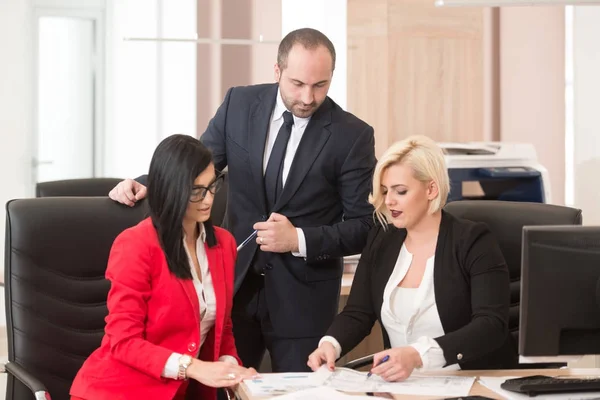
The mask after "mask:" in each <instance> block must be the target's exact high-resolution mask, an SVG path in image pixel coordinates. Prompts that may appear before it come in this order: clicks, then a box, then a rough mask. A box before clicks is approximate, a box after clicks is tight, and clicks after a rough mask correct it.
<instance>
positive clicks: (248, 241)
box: [237, 231, 258, 251]
mask: <svg viewBox="0 0 600 400" xmlns="http://www.w3.org/2000/svg"><path fill="white" fill-rule="evenodd" d="M257 234H258V231H254V232H252V233H251V234H250V236H248V237H247V238H246V239H245V240H244V241H243V242H242V243H241V244H240V245H239V246H238V247H237V251H240V250H241V249H243V248H244V247H246V245H247V244H248V243H250V241H251V240H252V239H254V238H255V237H256V235H257Z"/></svg>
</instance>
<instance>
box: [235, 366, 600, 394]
mask: <svg viewBox="0 0 600 400" xmlns="http://www.w3.org/2000/svg"><path fill="white" fill-rule="evenodd" d="M432 375H439V372H438V374H433V373H432ZM444 375H453V376H476V377H480V376H529V375H550V376H558V375H570V376H588V375H600V368H579V369H514V370H508V369H505V370H489V371H448V372H444ZM470 394H471V395H479V396H486V397H491V398H492V399H502V397H500V396H499V395H498V394H496V393H495V392H493V391H491V390H490V389H488V388H486V387H485V386H483V385H481V384H480V383H479V382H478V381H475V383H474V384H473V387H472V389H471V392H470ZM237 395H238V396H239V398H240V399H241V400H258V399H268V398H269V397H252V396H251V395H250V393H249V392H248V389H247V387H246V385H245V384H244V383H242V384H240V386H239V388H238V390H237ZM432 398H433V397H432V396H408V395H395V396H394V399H432ZM374 399H376V397H374Z"/></svg>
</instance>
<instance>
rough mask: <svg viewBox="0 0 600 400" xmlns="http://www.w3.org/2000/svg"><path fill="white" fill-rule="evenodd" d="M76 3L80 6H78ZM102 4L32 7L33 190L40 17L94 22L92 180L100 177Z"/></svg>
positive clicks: (41, 0) (44, 2)
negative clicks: (81, 19) (79, 19)
mask: <svg viewBox="0 0 600 400" xmlns="http://www.w3.org/2000/svg"><path fill="white" fill-rule="evenodd" d="M78 3H79V4H78ZM105 13H106V11H105V6H104V1H79V2H73V1H68V0H38V1H34V4H33V16H32V21H31V23H32V32H33V37H32V39H33V46H32V52H33V71H32V74H33V77H32V78H33V79H32V82H33V85H32V86H33V89H32V90H33V115H32V121H33V140H32V146H31V151H32V154H31V181H32V184H33V186H34V187H35V185H36V183H37V178H38V162H39V160H37V157H38V139H39V123H38V100H39V99H38V87H39V82H38V69H39V60H38V54H39V29H38V20H39V18H40V17H67V18H84V19H88V20H93V21H94V39H95V43H94V55H93V60H92V65H93V72H92V73H93V96H94V99H93V104H94V115H93V119H94V122H93V127H92V136H93V137H92V144H93V152H92V153H93V157H94V159H93V163H92V177H99V176H103V172H104V171H103V170H104V138H105V66H106V64H105V59H106V44H105V35H106V16H105Z"/></svg>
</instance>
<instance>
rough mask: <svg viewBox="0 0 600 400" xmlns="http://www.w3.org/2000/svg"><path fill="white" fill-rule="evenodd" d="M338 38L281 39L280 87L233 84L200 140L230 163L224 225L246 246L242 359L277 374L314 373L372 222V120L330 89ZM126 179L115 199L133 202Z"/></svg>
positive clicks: (238, 299)
mask: <svg viewBox="0 0 600 400" xmlns="http://www.w3.org/2000/svg"><path fill="white" fill-rule="evenodd" d="M334 68H335V50H334V47H333V44H332V43H331V41H330V40H329V39H328V38H327V37H326V36H325V35H324V34H322V33H321V32H319V31H317V30H314V29H308V28H305V29H299V30H296V31H293V32H291V33H289V34H288V35H287V36H286V37H285V38H284V39H283V40H282V41H281V43H280V46H279V51H278V56H277V64H276V65H275V80H276V81H277V83H276V84H266V85H254V86H247V87H235V88H231V89H229V91H228V92H227V94H226V95H225V100H224V101H223V104H221V106H220V107H219V109H218V110H217V113H216V115H215V116H214V118H213V119H212V120H211V121H210V123H209V126H208V128H207V130H206V132H204V134H203V135H202V136H201V138H200V140H201V141H202V142H203V143H204V144H205V145H206V146H208V147H209V148H210V149H211V150H212V152H213V156H214V162H215V167H216V168H217V169H218V170H222V169H224V168H225V167H228V174H229V199H228V205H227V219H226V227H227V228H228V229H229V230H230V231H231V232H232V233H233V235H234V236H235V238H236V241H237V242H238V244H239V243H241V242H242V241H244V239H246V238H247V237H248V236H249V235H250V234H251V233H252V232H253V231H254V230H257V231H258V235H257V238H256V239H255V241H252V242H251V243H250V244H249V245H247V246H245V247H244V248H242V249H241V250H240V251H239V253H238V258H237V264H236V280H235V290H236V294H235V300H234V306H233V310H232V318H233V330H234V335H235V338H236V346H237V349H238V353H239V355H240V358H241V359H242V361H243V362H244V365H246V366H253V367H255V368H258V366H259V364H260V362H261V359H262V357H263V355H264V352H265V348H267V349H268V350H269V353H270V354H271V360H272V367H273V371H274V372H290V371H308V370H309V369H308V366H307V364H306V361H307V359H308V355H309V354H310V353H311V352H312V350H313V349H314V348H315V347H316V346H317V344H318V342H319V339H320V338H321V336H323V334H324V333H325V332H326V330H327V328H328V327H329V325H330V324H331V322H332V321H333V318H334V316H335V315H336V314H337V308H338V300H339V293H340V284H341V277H342V273H343V263H342V257H343V256H345V255H350V254H356V253H360V252H361V251H362V248H363V246H364V245H365V242H366V237H367V233H368V231H369V229H370V227H371V225H372V221H373V216H372V213H373V209H372V207H371V205H370V204H369V203H368V201H367V200H368V194H369V192H370V190H371V178H372V174H373V169H374V166H375V163H376V160H375V151H374V137H373V128H371V127H370V126H369V125H367V124H366V123H365V122H363V121H361V120H360V119H358V118H357V117H355V116H354V115H352V114H350V113H347V112H345V111H344V110H342V109H341V108H340V107H339V106H338V105H337V104H336V103H335V102H334V101H333V100H331V99H330V98H329V97H327V92H328V90H329V86H330V83H331V78H332V75H333V70H334ZM144 192H145V188H143V187H142V186H141V185H139V184H137V183H135V182H133V181H131V180H128V181H124V182H122V183H121V184H120V187H119V186H117V187H116V188H115V189H113V191H111V194H110V196H111V197H112V198H114V199H116V200H118V201H121V202H123V203H129V204H133V203H134V202H135V201H136V200H137V199H139V198H140V197H143V196H144V195H145V193H144Z"/></svg>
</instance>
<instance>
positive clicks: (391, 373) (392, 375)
mask: <svg viewBox="0 0 600 400" xmlns="http://www.w3.org/2000/svg"><path fill="white" fill-rule="evenodd" d="M386 356H388V357H389V358H388V359H387V361H383V359H384V358H385V357H386ZM422 365H423V361H422V360H421V356H420V355H419V352H418V351H417V350H416V349H415V348H414V347H412V346H404V347H394V348H391V349H389V350H384V351H382V352H379V353H376V354H374V355H373V367H372V368H371V371H370V372H371V373H372V374H374V375H379V376H380V377H382V378H383V379H384V380H386V381H388V382H400V381H403V380H405V379H407V378H408V377H409V376H410V375H411V374H412V372H413V370H414V369H415V368H420V367H421V366H422Z"/></svg>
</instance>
